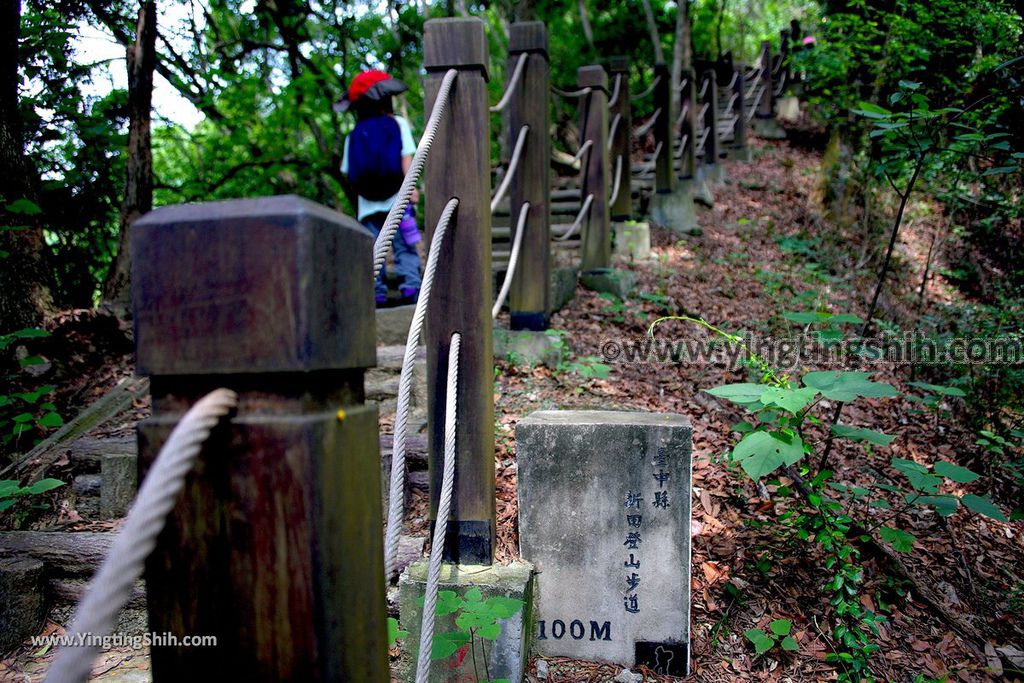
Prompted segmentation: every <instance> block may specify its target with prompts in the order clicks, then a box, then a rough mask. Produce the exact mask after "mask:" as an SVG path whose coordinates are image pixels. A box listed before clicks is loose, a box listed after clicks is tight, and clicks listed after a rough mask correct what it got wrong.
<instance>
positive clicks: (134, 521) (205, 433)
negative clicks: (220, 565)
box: [46, 389, 238, 683]
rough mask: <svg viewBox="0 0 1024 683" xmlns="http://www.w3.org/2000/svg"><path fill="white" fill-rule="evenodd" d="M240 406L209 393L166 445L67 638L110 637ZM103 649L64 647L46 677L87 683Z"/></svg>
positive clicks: (231, 397)
mask: <svg viewBox="0 0 1024 683" xmlns="http://www.w3.org/2000/svg"><path fill="white" fill-rule="evenodd" d="M237 405H238V395H237V394H235V392H233V391H230V390H228V389H216V390H215V391H212V392H210V393H209V394H207V395H206V396H204V397H203V398H201V399H199V401H198V402H196V404H195V405H194V406H192V408H190V409H189V411H188V412H187V413H185V416H184V417H182V418H181V421H180V422H179V423H178V425H177V426H176V427H175V428H174V430H173V431H172V432H171V435H170V436H169V437H168V438H167V442H166V443H165V444H164V446H163V448H161V449H160V453H159V454H158V455H157V457H156V460H154V461H153V465H152V467H151V468H150V470H149V474H147V475H146V478H145V479H144V480H143V481H142V486H141V487H139V493H138V495H137V496H136V497H135V502H134V503H133V504H132V508H131V510H130V511H129V512H128V517H127V518H126V519H125V521H124V526H122V527H121V531H120V532H119V533H118V534H117V536H115V537H114V542H113V543H112V544H111V546H110V550H109V552H108V553H107V557H106V558H105V559H104V560H103V564H102V565H100V568H99V570H98V571H97V572H96V575H95V576H94V577H93V579H92V581H90V582H89V589H88V591H87V592H86V594H85V597H84V598H82V601H81V602H80V603H79V604H78V609H77V610H76V611H75V620H74V623H73V624H72V626H71V628H70V629H69V630H68V632H67V635H68V636H69V637H70V638H71V639H72V640H74V639H75V638H76V637H79V636H87V637H88V639H87V640H86V642H88V643H98V642H100V641H102V639H103V638H104V637H105V636H107V635H108V634H110V632H111V631H112V630H113V629H114V626H115V625H116V623H117V615H118V614H119V613H120V612H121V609H122V608H123V607H124V605H125V603H126V602H128V598H129V596H130V594H131V590H132V585H133V584H134V583H135V582H136V581H137V580H138V578H139V577H140V576H141V575H142V569H143V564H144V563H145V561H146V558H147V557H148V556H149V554H150V553H151V552H152V551H153V548H155V547H156V539H157V536H159V535H160V532H161V531H163V529H164V526H165V525H166V523H167V515H168V514H169V513H170V512H171V510H172V509H173V508H174V504H175V502H176V501H177V499H178V494H179V493H181V490H182V489H183V488H184V487H185V478H186V477H187V476H188V474H189V472H191V471H192V466H193V464H194V463H195V460H196V457H197V456H198V455H199V451H200V450H201V449H202V447H203V443H204V442H205V441H206V440H207V438H209V436H210V432H211V431H212V430H213V428H214V427H215V426H216V425H217V423H218V422H219V421H220V419H221V418H222V417H224V416H225V415H227V414H228V413H229V412H230V411H231V410H232V409H233V408H235V406H237ZM99 652H100V648H99V647H97V646H95V645H92V644H90V645H82V646H74V647H64V648H62V649H61V650H60V652H58V653H57V658H56V660H55V661H54V663H53V666H51V667H50V670H49V671H48V672H47V674H46V681H48V682H49V683H81V682H84V681H86V680H87V679H88V677H89V674H90V672H91V670H92V665H93V662H94V661H95V659H96V655H98V654H99Z"/></svg>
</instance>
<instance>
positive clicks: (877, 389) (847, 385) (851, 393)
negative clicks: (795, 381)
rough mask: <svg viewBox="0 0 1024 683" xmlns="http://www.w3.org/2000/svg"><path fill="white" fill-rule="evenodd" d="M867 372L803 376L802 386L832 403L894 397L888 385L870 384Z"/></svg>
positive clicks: (817, 373)
mask: <svg viewBox="0 0 1024 683" xmlns="http://www.w3.org/2000/svg"><path fill="white" fill-rule="evenodd" d="M870 375H871V373H869V372H837V371H833V370H822V371H818V372H808V373H807V374H806V375H804V378H803V380H804V384H805V385H807V386H809V387H814V388H815V389H817V390H818V391H820V392H821V393H822V394H824V395H825V398H828V399H831V400H833V401H843V402H847V401H853V400H854V399H857V398H876V397H881V396H896V395H898V394H897V392H896V389H894V388H893V387H891V386H890V385H888V384H883V383H881V382H872V381H871V380H869V379H868V377H869V376H870Z"/></svg>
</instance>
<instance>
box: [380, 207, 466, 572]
mask: <svg viewBox="0 0 1024 683" xmlns="http://www.w3.org/2000/svg"><path fill="white" fill-rule="evenodd" d="M458 206H459V200H458V199H457V198H454V197H453V198H452V199H449V200H448V203H447V204H445V206H444V209H443V210H442V211H441V217H440V218H438V219H437V227H436V228H435V229H434V235H433V237H431V239H430V252H429V254H427V265H426V267H425V268H424V269H423V283H422V284H421V285H420V296H419V298H418V299H417V301H416V308H415V309H414V310H413V314H412V323H410V325H409V335H408V336H407V337H406V341H405V355H404V356H403V357H402V374H401V375H400V376H399V378H398V409H397V412H396V414H395V430H394V431H395V442H394V445H393V447H392V449H391V477H390V481H389V486H388V520H387V527H386V528H387V531H386V532H385V534H384V571H385V574H384V577H385V583H390V582H391V577H392V576H394V575H395V571H396V567H395V562H396V558H397V557H398V537H399V535H400V534H401V531H402V520H403V519H404V518H405V448H406V440H407V432H408V431H409V411H410V405H409V404H410V403H411V398H412V373H413V366H414V365H415V364H416V349H417V348H418V347H419V344H420V336H421V335H422V334H423V321H424V319H425V318H426V317H427V306H428V304H429V303H430V292H431V290H432V289H433V287H434V274H435V273H436V272H437V263H438V261H439V260H440V255H441V245H442V244H443V243H444V236H445V235H446V234H447V233H448V224H449V223H450V222H451V219H452V216H453V215H454V214H455V209H457V208H458Z"/></svg>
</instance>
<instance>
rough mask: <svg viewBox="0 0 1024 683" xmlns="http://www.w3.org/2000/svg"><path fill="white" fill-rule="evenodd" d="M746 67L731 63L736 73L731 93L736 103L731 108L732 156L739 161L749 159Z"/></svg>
mask: <svg viewBox="0 0 1024 683" xmlns="http://www.w3.org/2000/svg"><path fill="white" fill-rule="evenodd" d="M746 71H747V67H746V66H745V65H743V64H735V65H733V73H734V74H735V75H736V84H735V86H733V94H734V95H736V105H735V107H734V108H733V115H734V116H735V117H736V128H735V130H734V131H733V144H732V147H733V154H732V156H733V158H734V159H737V160H739V161H750V147H749V146H748V145H747V100H746V93H747V74H746Z"/></svg>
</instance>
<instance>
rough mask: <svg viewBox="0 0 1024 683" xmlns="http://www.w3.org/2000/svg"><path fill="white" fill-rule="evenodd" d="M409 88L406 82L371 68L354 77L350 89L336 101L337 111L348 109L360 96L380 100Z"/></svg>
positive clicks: (335, 107) (335, 108)
mask: <svg viewBox="0 0 1024 683" xmlns="http://www.w3.org/2000/svg"><path fill="white" fill-rule="evenodd" d="M406 89H407V86H406V85H405V83H402V82H401V81H399V80H397V79H394V78H392V77H391V76H389V75H388V74H386V73H385V72H383V71H378V70H377V69H370V70H369V71H363V72H362V73H360V74H359V75H358V76H356V77H355V78H353V79H352V83H351V84H350V85H349V86H348V90H347V91H346V92H345V93H344V94H342V96H341V99H340V100H338V101H337V102H335V104H334V110H335V111H346V110H347V109H348V108H349V107H350V106H351V105H353V104H355V102H356V101H357V100H359V99H360V98H363V97H365V98H368V99H370V100H380V99H382V98H384V97H389V96H391V95H397V94H398V93H400V92H403V91H405V90H406Z"/></svg>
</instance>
